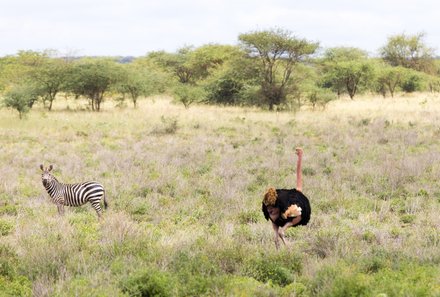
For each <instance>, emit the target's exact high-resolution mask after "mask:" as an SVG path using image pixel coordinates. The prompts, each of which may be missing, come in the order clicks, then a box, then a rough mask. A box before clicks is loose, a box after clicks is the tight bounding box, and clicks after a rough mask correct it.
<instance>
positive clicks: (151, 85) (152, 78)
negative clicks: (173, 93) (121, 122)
mask: <svg viewBox="0 0 440 297" xmlns="http://www.w3.org/2000/svg"><path fill="white" fill-rule="evenodd" d="M121 70H122V71H121V75H120V77H119V82H118V84H117V85H116V90H117V91H118V92H119V93H121V94H123V96H124V97H125V95H126V94H127V95H128V96H129V97H130V99H131V101H132V102H133V106H134V108H136V107H137V101H138V98H139V97H141V96H151V95H153V94H155V93H160V92H163V90H164V88H165V85H164V84H165V81H166V79H165V78H164V76H163V74H162V73H160V72H159V71H157V70H156V69H152V68H151V67H143V66H142V65H140V64H127V65H123V67H122V69H121Z"/></svg>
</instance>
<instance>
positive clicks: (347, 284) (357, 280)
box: [311, 264, 372, 297]
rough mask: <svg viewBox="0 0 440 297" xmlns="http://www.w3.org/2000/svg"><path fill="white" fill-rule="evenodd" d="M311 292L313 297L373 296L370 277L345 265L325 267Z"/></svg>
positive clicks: (313, 284) (312, 283)
mask: <svg viewBox="0 0 440 297" xmlns="http://www.w3.org/2000/svg"><path fill="white" fill-rule="evenodd" d="M311 291H312V295H313V296H325V297H349V296H352V297H361V296H372V295H371V290H370V288H369V278H368V276H367V275H364V274H360V273H357V272H355V271H353V270H352V269H350V268H349V267H347V266H345V265H344V264H336V265H332V266H324V267H323V268H322V269H321V270H320V271H318V273H317V275H316V276H315V278H314V279H313V280H312V282H311Z"/></svg>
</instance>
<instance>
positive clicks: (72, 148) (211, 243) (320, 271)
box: [0, 94, 440, 296]
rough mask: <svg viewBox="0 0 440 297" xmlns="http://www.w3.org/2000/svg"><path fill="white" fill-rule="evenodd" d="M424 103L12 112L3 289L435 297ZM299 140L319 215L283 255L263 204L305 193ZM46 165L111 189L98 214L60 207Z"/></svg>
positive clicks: (438, 157) (294, 234) (1, 200)
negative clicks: (267, 195)
mask: <svg viewBox="0 0 440 297" xmlns="http://www.w3.org/2000/svg"><path fill="white" fill-rule="evenodd" d="M426 98H427V95H426V94H423V95H421V96H420V97H417V96H412V97H410V98H404V97H396V98H394V99H389V98H387V99H382V98H361V99H356V100H355V101H351V100H338V101H335V102H332V103H330V105H329V106H328V108H327V109H326V110H325V111H308V110H305V111H301V112H299V113H296V114H293V113H270V112H265V111H261V110H257V109H251V108H237V107H213V106H192V107H191V108H189V109H185V108H184V107H183V106H177V105H172V104H170V102H169V101H168V100H167V99H166V98H156V99H155V100H154V101H153V102H152V101H150V100H144V101H142V102H140V107H139V108H138V109H136V110H134V109H131V108H126V109H118V108H115V107H113V106H112V104H111V103H110V102H109V103H106V104H105V105H104V106H103V111H102V112H101V113H92V112H87V111H75V109H76V105H75V104H78V106H79V108H80V105H81V104H82V103H76V102H69V103H68V104H69V107H70V109H69V110H66V108H65V106H66V102H65V101H64V99H62V98H59V100H58V99H57V101H55V103H56V104H55V106H54V111H52V112H47V111H43V110H42V109H41V107H38V106H37V107H36V108H35V109H34V110H32V111H31V112H30V113H29V114H28V116H27V118H26V119H25V120H21V121H20V120H19V119H18V116H17V115H16V114H14V113H13V112H11V111H9V110H5V109H3V110H0V136H1V137H0V164H1V166H0V170H1V173H0V176H1V182H0V257H1V258H0V292H1V293H0V296H20V295H22V296H31V295H34V296H269V295H272V296H439V295H440V280H439V278H438V275H439V274H440V268H439V267H440V253H439V250H440V240H439V237H440V235H439V231H438V230H440V216H439V213H440V198H439V197H440V195H439V193H440V182H439V181H440V137H439V131H440V130H439V129H440V128H439V124H438V123H439V118H438V114H440V99H439V98H438V97H435V96H430V97H429V96H428V99H426ZM422 99H423V100H425V99H426V100H427V103H426V104H424V105H420V104H419V103H420V101H421V100H422ZM296 146H301V147H303V148H304V161H303V166H304V192H305V194H306V195H307V196H308V197H309V198H310V200H311V204H312V211H313V212H312V218H311V221H310V223H309V225H307V226H305V227H299V228H293V229H289V230H288V231H287V234H286V236H287V238H288V241H289V246H288V247H287V248H283V249H282V250H280V251H277V250H276V249H275V245H274V243H273V234H272V233H273V231H272V227H271V225H270V223H268V222H267V221H265V219H264V217H263V214H262V213H261V201H262V196H263V194H264V192H265V190H266V189H267V188H268V187H270V186H275V187H278V188H291V187H294V186H295V184H294V182H295V162H296V156H295V153H294V148H295V147H296ZM40 164H45V165H46V166H47V165H49V164H53V165H54V172H55V175H56V176H57V178H58V179H59V180H60V181H62V182H66V183H73V182H80V181H85V180H98V181H99V182H101V183H102V184H103V185H104V186H105V188H106V191H107V195H108V200H109V203H110V209H109V210H107V211H106V212H104V217H103V219H102V221H98V220H97V218H96V214H95V212H94V210H93V209H92V207H91V206H90V205H85V206H82V207H80V208H67V209H66V214H65V216H64V217H60V216H58V214H57V211H56V207H55V206H54V205H53V204H51V203H50V201H49V198H48V196H47V194H46V193H45V191H44V188H43V186H42V183H41V176H40V175H41V174H40V173H41V171H40V169H39V165H40ZM3 292H6V293H3ZM2 294H3V295H2ZM381 294H382V295H381Z"/></svg>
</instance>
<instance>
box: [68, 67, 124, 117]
mask: <svg viewBox="0 0 440 297" xmlns="http://www.w3.org/2000/svg"><path fill="white" fill-rule="evenodd" d="M120 78H121V75H120V66H119V65H117V64H116V63H115V62H114V61H112V60H108V59H99V60H85V61H80V62H79V63H78V64H76V65H74V66H73V67H72V69H71V71H70V73H69V82H68V84H67V90H69V91H70V92H72V93H73V94H75V96H76V97H79V96H84V97H86V98H88V99H89V100H90V105H91V108H92V110H93V111H100V109H101V103H102V101H103V100H104V95H105V93H107V92H110V90H111V89H112V88H113V87H114V86H115V85H116V84H117V83H118V81H119V79H120Z"/></svg>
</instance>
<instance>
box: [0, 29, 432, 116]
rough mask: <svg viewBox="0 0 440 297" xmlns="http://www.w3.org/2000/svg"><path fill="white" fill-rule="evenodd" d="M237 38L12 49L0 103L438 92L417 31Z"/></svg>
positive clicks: (277, 101) (276, 32)
mask: <svg viewBox="0 0 440 297" xmlns="http://www.w3.org/2000/svg"><path fill="white" fill-rule="evenodd" d="M238 40H239V44H238V45H237V46H231V45H219V44H208V45H204V46H201V47H198V48H195V47H184V48H181V49H179V50H178V51H177V52H175V53H168V52H164V51H157V52H150V53H148V54H147V55H146V56H143V57H136V58H133V57H125V58H120V57H119V58H109V57H83V58H77V57H67V56H61V55H59V54H58V53H57V52H54V51H43V52H35V51H19V52H18V53H17V54H16V55H13V56H6V57H2V58H0V96H1V99H0V100H1V102H2V106H5V107H9V108H13V109H16V110H17V111H18V112H19V115H20V117H21V116H22V115H23V114H24V113H26V112H28V111H29V110H30V109H31V108H32V106H33V104H34V103H35V102H36V101H41V102H42V103H43V104H44V106H45V107H46V108H47V109H48V110H51V108H52V103H53V101H54V100H60V99H58V98H59V97H60V96H57V95H59V94H64V95H66V96H70V97H74V98H86V99H87V100H88V101H89V103H90V105H89V106H90V109H91V110H93V111H99V110H100V109H101V103H102V102H103V100H106V99H110V98H112V99H113V100H118V101H119V103H122V102H124V100H130V101H131V102H132V103H133V105H134V107H136V104H137V101H138V98H142V97H146V96H151V95H155V94H162V93H166V94H169V95H172V96H173V97H174V98H175V100H176V101H178V102H181V103H182V104H184V105H185V107H189V106H190V105H191V104H193V103H206V104H223V105H226V104H227V105H252V106H261V107H263V108H268V109H269V110H273V109H278V110H279V109H290V110H298V109H300V108H301V106H303V105H305V104H307V105H311V106H313V107H316V106H321V107H325V106H326V104H327V103H328V102H330V101H331V100H333V99H335V98H337V97H338V96H341V95H344V94H347V95H349V96H350V98H351V99H353V98H355V96H356V95H357V94H360V93H364V92H370V93H379V94H381V95H383V96H384V97H385V96H394V94H395V93H396V92H406V93H410V92H415V91H430V92H439V91H440V78H439V75H440V63H439V61H438V60H437V59H435V51H434V50H433V49H432V48H429V47H428V46H427V45H426V43H425V41H424V35H423V34H422V33H420V34H416V35H405V34H400V35H395V36H391V37H389V38H388V41H387V43H386V44H385V45H384V46H383V47H382V48H380V50H379V53H380V54H379V56H378V57H369V56H368V54H367V53H366V52H365V51H364V50H362V49H358V48H353V47H335V48H328V49H320V48H319V44H318V43H314V42H311V41H308V40H306V39H301V38H298V37H296V36H294V35H293V34H292V33H291V32H290V31H287V30H284V29H271V30H263V31H253V32H249V33H246V34H241V35H239V37H238Z"/></svg>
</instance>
